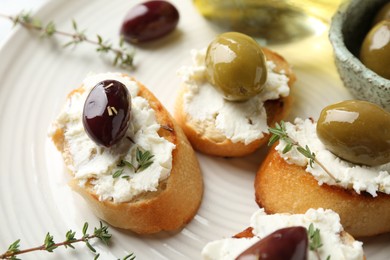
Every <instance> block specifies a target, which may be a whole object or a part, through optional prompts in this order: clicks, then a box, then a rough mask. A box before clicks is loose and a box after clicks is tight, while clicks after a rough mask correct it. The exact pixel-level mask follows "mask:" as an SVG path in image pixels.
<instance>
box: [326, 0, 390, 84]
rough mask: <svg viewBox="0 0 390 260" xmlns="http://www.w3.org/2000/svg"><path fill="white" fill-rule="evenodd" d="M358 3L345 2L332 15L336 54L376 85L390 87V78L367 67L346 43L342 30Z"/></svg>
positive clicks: (352, 0) (331, 28)
mask: <svg viewBox="0 0 390 260" xmlns="http://www.w3.org/2000/svg"><path fill="white" fill-rule="evenodd" d="M358 4H359V1H358V0H351V1H347V2H343V3H342V4H341V5H340V6H339V8H338V9H337V11H336V13H335V14H334V15H333V17H332V20H331V23H330V27H329V34H328V36H329V40H330V43H331V45H332V47H333V51H334V54H335V56H336V59H338V60H339V61H341V62H343V63H344V62H347V61H348V65H349V66H350V68H351V69H352V70H353V71H354V72H355V73H358V74H362V76H363V77H364V78H368V79H369V81H370V82H371V83H374V84H375V85H380V86H381V87H384V88H386V89H390V80H389V79H386V78H384V77H382V76H380V75H378V74H377V73H375V72H374V71H372V70H371V69H369V68H367V67H366V66H365V65H364V64H363V63H362V62H361V61H360V59H359V58H358V57H356V56H355V55H354V54H352V52H351V51H350V50H349V49H348V48H347V46H346V45H345V42H344V35H343V32H342V30H343V24H344V22H345V21H346V19H347V16H348V15H347V14H348V10H350V8H356V5H358Z"/></svg>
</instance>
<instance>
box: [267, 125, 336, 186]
mask: <svg viewBox="0 0 390 260" xmlns="http://www.w3.org/2000/svg"><path fill="white" fill-rule="evenodd" d="M268 130H269V132H270V133H271V134H272V135H271V137H270V139H269V141H268V146H271V145H273V144H274V143H276V142H277V141H279V140H283V141H284V142H285V143H286V146H285V147H284V148H283V151H282V153H287V152H289V151H291V149H292V148H293V147H296V149H297V151H298V152H299V153H301V154H302V155H303V156H305V157H306V158H308V159H309V165H310V167H313V164H314V163H316V164H317V165H318V166H320V167H321V168H322V169H323V170H324V171H325V172H326V174H328V175H329V177H331V178H332V179H333V180H334V181H335V182H336V183H338V182H340V181H339V180H338V179H337V178H336V177H335V176H334V175H333V174H332V173H331V172H330V171H329V170H328V169H327V168H326V167H325V165H323V164H322V163H321V162H320V161H319V160H318V159H317V158H316V154H315V153H314V152H312V151H311V150H310V148H309V146H308V145H306V146H305V147H303V146H301V145H300V144H299V143H298V142H297V141H295V140H293V139H292V138H291V137H290V136H288V134H287V131H286V125H285V122H284V121H281V122H280V124H279V123H276V124H275V127H274V128H269V129H268Z"/></svg>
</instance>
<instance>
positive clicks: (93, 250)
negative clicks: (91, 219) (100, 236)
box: [85, 241, 96, 253]
mask: <svg viewBox="0 0 390 260" xmlns="http://www.w3.org/2000/svg"><path fill="white" fill-rule="evenodd" d="M85 245H86V246H87V247H88V248H89V250H91V251H92V252H93V253H96V249H95V248H94V247H93V246H92V245H91V244H90V243H89V242H88V241H85Z"/></svg>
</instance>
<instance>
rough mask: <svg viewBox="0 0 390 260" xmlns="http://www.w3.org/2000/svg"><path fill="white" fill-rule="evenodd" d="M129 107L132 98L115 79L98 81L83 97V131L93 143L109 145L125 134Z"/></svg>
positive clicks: (124, 87)
mask: <svg viewBox="0 0 390 260" xmlns="http://www.w3.org/2000/svg"><path fill="white" fill-rule="evenodd" d="M130 110H131V97H130V94H129V91H128V90H127V88H126V86H125V85H123V84H122V83H121V82H119V81H116V80H105V81H101V82H99V83H98V84H96V86H95V87H94V88H93V89H92V90H91V92H90V93H89V95H88V97H87V99H86V100H85V104H84V110H83V125H84V129H85V132H86V133H87V134H88V136H89V137H90V138H91V139H92V140H93V141H94V142H95V143H96V144H98V145H102V146H105V147H110V146H112V145H114V144H116V143H117V142H118V141H119V140H120V139H122V137H123V136H124V135H125V134H126V131H127V128H128V127H129V124H130Z"/></svg>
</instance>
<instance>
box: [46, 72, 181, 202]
mask: <svg viewBox="0 0 390 260" xmlns="http://www.w3.org/2000/svg"><path fill="white" fill-rule="evenodd" d="M107 79H113V80H117V81H119V82H121V83H123V84H124V85H125V86H126V87H127V89H128V90H129V93H130V95H131V103H132V106H131V120H130V126H129V129H128V130H127V133H126V135H125V136H126V137H127V138H124V139H123V140H121V141H120V142H119V143H118V144H115V145H114V146H112V147H110V148H106V147H102V146H98V145H97V144H95V143H94V142H93V141H92V140H91V139H90V138H89V137H88V135H87V134H86V133H85V130H84V127H83V123H82V113H83V107H84V103H85V100H86V98H87V96H88V94H89V92H90V91H91V90H92V88H93V87H94V86H95V85H96V84H97V83H98V82H100V81H103V80H107ZM138 89H139V88H138V84H137V82H135V81H133V80H132V79H131V78H129V77H126V76H123V75H122V74H120V73H102V74H95V75H90V76H88V77H87V78H86V79H85V80H84V81H83V85H82V90H83V91H77V92H75V93H73V95H71V96H70V97H69V98H68V100H67V103H66V104H65V107H64V108H63V110H62V112H61V113H60V115H59V116H58V118H57V120H56V122H55V123H54V127H53V128H62V129H64V137H65V140H66V142H67V143H68V145H69V147H68V148H69V154H68V155H69V156H70V160H71V163H69V164H68V165H67V166H68V167H69V168H70V170H71V171H72V172H73V173H74V178H76V179H77V180H78V181H79V185H81V186H83V185H85V183H86V182H87V181H88V180H92V184H93V189H94V192H95V193H96V194H97V195H98V196H99V199H100V200H112V201H114V202H125V201H129V200H131V199H132V198H134V197H135V196H137V195H139V194H142V193H144V192H149V191H151V192H152V191H156V190H157V188H158V185H159V183H160V182H161V181H163V180H165V179H167V178H168V176H169V174H170V172H171V169H172V151H173V149H175V145H174V144H172V143H170V142H169V141H167V140H166V139H164V138H162V137H160V136H159V135H158V133H157V131H158V130H159V129H160V125H159V124H158V122H157V120H156V115H155V112H154V110H153V109H152V108H151V107H150V106H149V103H148V101H147V100H146V99H145V98H143V97H140V96H137V93H138ZM137 149H139V150H141V151H150V152H151V154H152V155H153V156H154V157H153V163H152V164H151V165H150V166H149V167H148V168H146V169H145V170H143V171H140V172H137V173H136V172H135V171H134V169H132V168H131V167H119V166H118V164H119V163H120V162H121V161H122V160H126V161H128V162H132V163H134V162H135V156H136V155H135V154H136V151H137ZM118 170H123V172H122V174H121V176H119V177H117V178H114V177H113V174H114V173H115V172H116V171H118Z"/></svg>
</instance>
